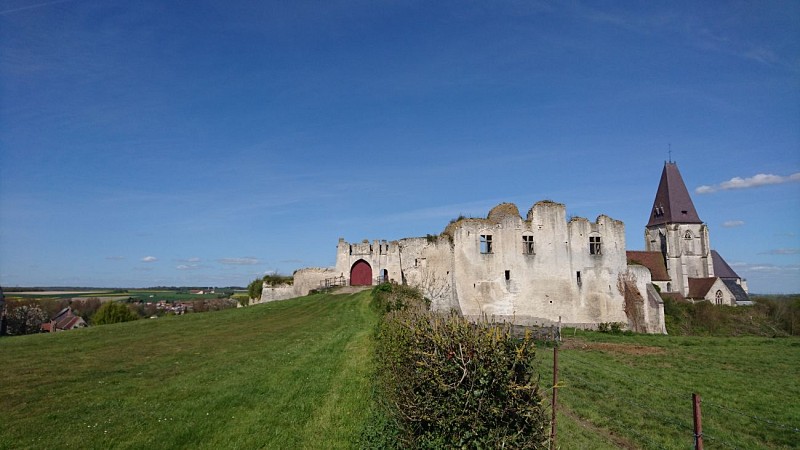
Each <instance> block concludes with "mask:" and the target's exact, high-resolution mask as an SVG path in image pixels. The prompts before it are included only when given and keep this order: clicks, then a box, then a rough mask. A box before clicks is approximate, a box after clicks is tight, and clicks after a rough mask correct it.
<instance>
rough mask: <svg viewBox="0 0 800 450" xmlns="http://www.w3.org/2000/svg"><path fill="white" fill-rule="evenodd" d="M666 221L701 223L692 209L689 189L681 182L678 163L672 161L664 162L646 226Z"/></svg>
mask: <svg viewBox="0 0 800 450" xmlns="http://www.w3.org/2000/svg"><path fill="white" fill-rule="evenodd" d="M666 223H703V221H702V220H700V217H699V216H698V215H697V210H695V209H694V203H692V198H691V197H690V196H689V191H688V190H687V189H686V185H685V184H684V183H683V178H682V177H681V173H680V172H679V171H678V165H677V164H675V163H674V162H672V161H670V162H666V163H664V171H663V172H661V182H659V184H658V192H656V199H655V201H653V208H652V209H650V221H649V222H648V223H647V226H648V227H649V226H653V225H663V224H666Z"/></svg>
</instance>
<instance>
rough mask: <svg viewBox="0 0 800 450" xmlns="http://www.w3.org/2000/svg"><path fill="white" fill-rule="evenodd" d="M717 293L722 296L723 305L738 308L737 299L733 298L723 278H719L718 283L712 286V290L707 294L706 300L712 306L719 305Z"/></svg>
mask: <svg viewBox="0 0 800 450" xmlns="http://www.w3.org/2000/svg"><path fill="white" fill-rule="evenodd" d="M717 291H720V293H721V294H722V303H721V304H722V305H727V306H736V297H734V296H733V294H732V293H731V291H730V290H729V289H728V286H725V283H724V282H723V281H722V278H717V281H715V282H714V284H713V285H712V286H711V289H709V290H708V292H707V293H706V296H705V299H706V300H708V301H709V302H711V304H712V305H716V304H717Z"/></svg>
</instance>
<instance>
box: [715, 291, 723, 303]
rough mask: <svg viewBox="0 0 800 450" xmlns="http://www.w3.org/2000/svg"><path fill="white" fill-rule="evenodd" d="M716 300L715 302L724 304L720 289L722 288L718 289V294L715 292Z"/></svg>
mask: <svg viewBox="0 0 800 450" xmlns="http://www.w3.org/2000/svg"><path fill="white" fill-rule="evenodd" d="M714 301H715V302H716V303H717V304H718V305H721V304H722V291H720V290H717V293H716V294H714Z"/></svg>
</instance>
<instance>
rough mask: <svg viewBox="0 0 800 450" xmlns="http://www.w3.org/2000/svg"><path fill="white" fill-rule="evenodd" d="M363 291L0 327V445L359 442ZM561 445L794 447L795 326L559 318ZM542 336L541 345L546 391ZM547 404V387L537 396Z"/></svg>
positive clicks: (371, 322)
mask: <svg viewBox="0 0 800 450" xmlns="http://www.w3.org/2000/svg"><path fill="white" fill-rule="evenodd" d="M369 300H370V294H369V292H362V293H359V294H354V295H328V294H325V295H313V296H309V297H302V298H299V299H293V300H286V301H280V302H273V303H268V304H262V305H256V306H251V307H247V308H239V309H230V310H224V311H218V312H211V313H206V314H190V315H186V316H178V317H165V318H162V319H159V320H151V321H146V320H140V321H135V322H128V323H124V324H118V325H105V326H97V327H91V328H88V329H83V330H75V331H69V332H62V333H55V334H40V335H28V336H19V337H8V338H2V339H0V358H2V360H3V361H4V362H5V364H4V370H3V373H4V379H5V380H7V382H4V383H0V423H3V427H0V448H9V449H11V448H14V449H17V448H34V447H57V448H68V447H79V448H143V447H159V448H186V447H199V448H221V447H225V448H229V447H237V448H357V447H358V445H359V436H360V434H361V431H362V430H363V429H364V427H366V426H368V425H369V424H368V423H367V420H368V418H369V414H368V412H369V409H370V404H371V403H370V402H371V395H372V378H371V375H372V373H373V372H372V371H373V363H372V353H373V341H372V332H373V330H374V327H375V324H376V321H377V317H376V315H375V314H374V312H373V311H372V310H371V309H370V307H369ZM564 336H565V340H564V342H563V344H562V346H561V348H560V350H559V366H560V370H559V386H560V390H559V396H558V398H559V405H560V407H559V421H558V441H557V443H558V447H559V448H562V449H581V448H601V449H602V448H646V449H650V448H668V449H673V448H674V449H678V448H681V449H685V448H691V447H692V444H693V437H692V403H691V393H692V392H697V393H699V394H700V395H701V396H702V399H703V404H702V406H703V424H704V432H705V435H706V441H705V442H706V448H709V449H714V448H767V449H770V448H772V449H789V448H796V443H797V442H798V437H800V434H798V428H800V408H798V407H797V405H798V404H800V385H799V384H798V382H797V380H799V379H800V338H796V337H792V338H765V337H735V338H717V337H674V336H657V335H611V334H604V333H596V332H582V331H575V330H565V331H564ZM552 354H553V353H552V348H549V347H545V346H540V347H539V348H538V349H537V358H539V365H540V371H541V380H540V385H541V388H542V390H543V391H544V392H547V393H548V395H549V392H550V387H551V384H552V383H551V380H552V372H551V368H552ZM545 401H547V402H548V403H549V398H547V399H545Z"/></svg>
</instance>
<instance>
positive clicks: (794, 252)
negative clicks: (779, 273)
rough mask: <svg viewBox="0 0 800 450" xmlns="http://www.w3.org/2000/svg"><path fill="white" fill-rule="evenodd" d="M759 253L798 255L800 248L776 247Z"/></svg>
mask: <svg viewBox="0 0 800 450" xmlns="http://www.w3.org/2000/svg"><path fill="white" fill-rule="evenodd" d="M759 255H800V248H776V249H773V250H769V251H766V252H761V253H759Z"/></svg>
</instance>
